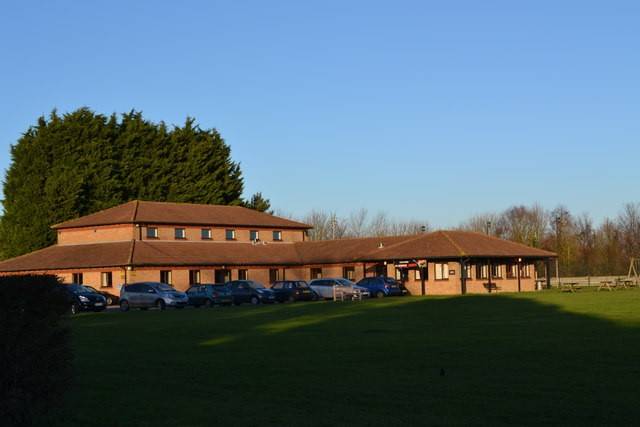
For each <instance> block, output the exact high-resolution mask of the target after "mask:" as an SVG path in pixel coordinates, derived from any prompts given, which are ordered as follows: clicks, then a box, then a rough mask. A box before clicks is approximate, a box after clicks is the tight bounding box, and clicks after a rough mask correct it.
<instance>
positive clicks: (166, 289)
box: [156, 283, 175, 292]
mask: <svg viewBox="0 0 640 427" xmlns="http://www.w3.org/2000/svg"><path fill="white" fill-rule="evenodd" d="M156 289H158V290H159V291H163V292H169V291H174V290H175V289H173V288H172V287H171V286H169V285H167V284H164V283H158V284H157V285H156Z"/></svg>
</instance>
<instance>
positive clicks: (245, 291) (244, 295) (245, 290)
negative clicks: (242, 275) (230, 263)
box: [238, 282, 253, 302]
mask: <svg viewBox="0 0 640 427" xmlns="http://www.w3.org/2000/svg"><path fill="white" fill-rule="evenodd" d="M238 289H239V290H240V292H239V293H240V298H241V300H242V302H251V295H253V289H252V288H251V286H249V284H248V283H246V282H240V284H239V285H238Z"/></svg>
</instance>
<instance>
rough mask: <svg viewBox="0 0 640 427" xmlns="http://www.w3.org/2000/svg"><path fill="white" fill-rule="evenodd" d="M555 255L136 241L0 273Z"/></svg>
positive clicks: (509, 248) (67, 248)
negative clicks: (102, 268) (136, 267)
mask: <svg viewBox="0 0 640 427" xmlns="http://www.w3.org/2000/svg"><path fill="white" fill-rule="evenodd" d="M554 256H555V254H554V253H553V252H548V251H544V250H542V249H536V248H532V247H529V246H525V245H521V244H519V243H514V242H510V241H507V240H502V239H497V238H494V237H489V236H486V235H484V234H479V233H473V232H466V231H437V232H434V233H426V234H419V235H415V236H396V237H370V238H363V239H344V240H327V241H315V242H298V243H267V244H253V243H248V242H247V243H244V242H175V241H135V242H134V241H131V242H114V243H95V244H82V245H61V246H58V245H56V246H51V247H49V248H46V249H42V250H40V251H36V252H32V253H30V254H27V255H23V256H21V257H17V258H13V259H9V260H6V261H3V262H0V272H3V271H4V272H11V271H39V270H62V269H82V268H93V267H111V266H126V265H133V266H152V265H153V266H163V265H166V266H171V265H184V266H186V265H309V264H329V263H349V262H364V261H394V260H412V259H425V258H426V259H459V258H466V257H469V258H490V257H491V258H500V257H509V258H516V257H522V258H547V257H554Z"/></svg>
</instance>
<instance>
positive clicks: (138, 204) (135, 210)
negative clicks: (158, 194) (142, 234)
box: [131, 199, 140, 224]
mask: <svg viewBox="0 0 640 427" xmlns="http://www.w3.org/2000/svg"><path fill="white" fill-rule="evenodd" d="M134 201H135V203H136V206H135V208H133V215H131V222H132V223H134V224H135V222H136V217H137V216H138V206H140V200H137V199H136V200H134Z"/></svg>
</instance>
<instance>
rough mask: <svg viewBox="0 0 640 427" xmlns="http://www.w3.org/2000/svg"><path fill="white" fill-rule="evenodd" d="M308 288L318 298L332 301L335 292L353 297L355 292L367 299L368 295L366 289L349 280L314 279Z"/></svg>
mask: <svg viewBox="0 0 640 427" xmlns="http://www.w3.org/2000/svg"><path fill="white" fill-rule="evenodd" d="M309 287H310V288H311V289H313V291H314V292H315V293H317V294H318V295H319V296H320V298H325V299H333V297H334V295H335V292H336V291H337V292H343V293H344V294H347V295H353V293H354V291H355V290H357V291H359V292H360V294H361V295H362V296H363V297H368V296H369V295H370V293H369V291H368V290H367V288H363V287H362V286H358V285H356V284H355V283H353V282H352V281H351V280H347V279H342V278H335V279H333V278H329V279H315V280H312V281H311V282H309ZM334 290H335V291H334Z"/></svg>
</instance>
